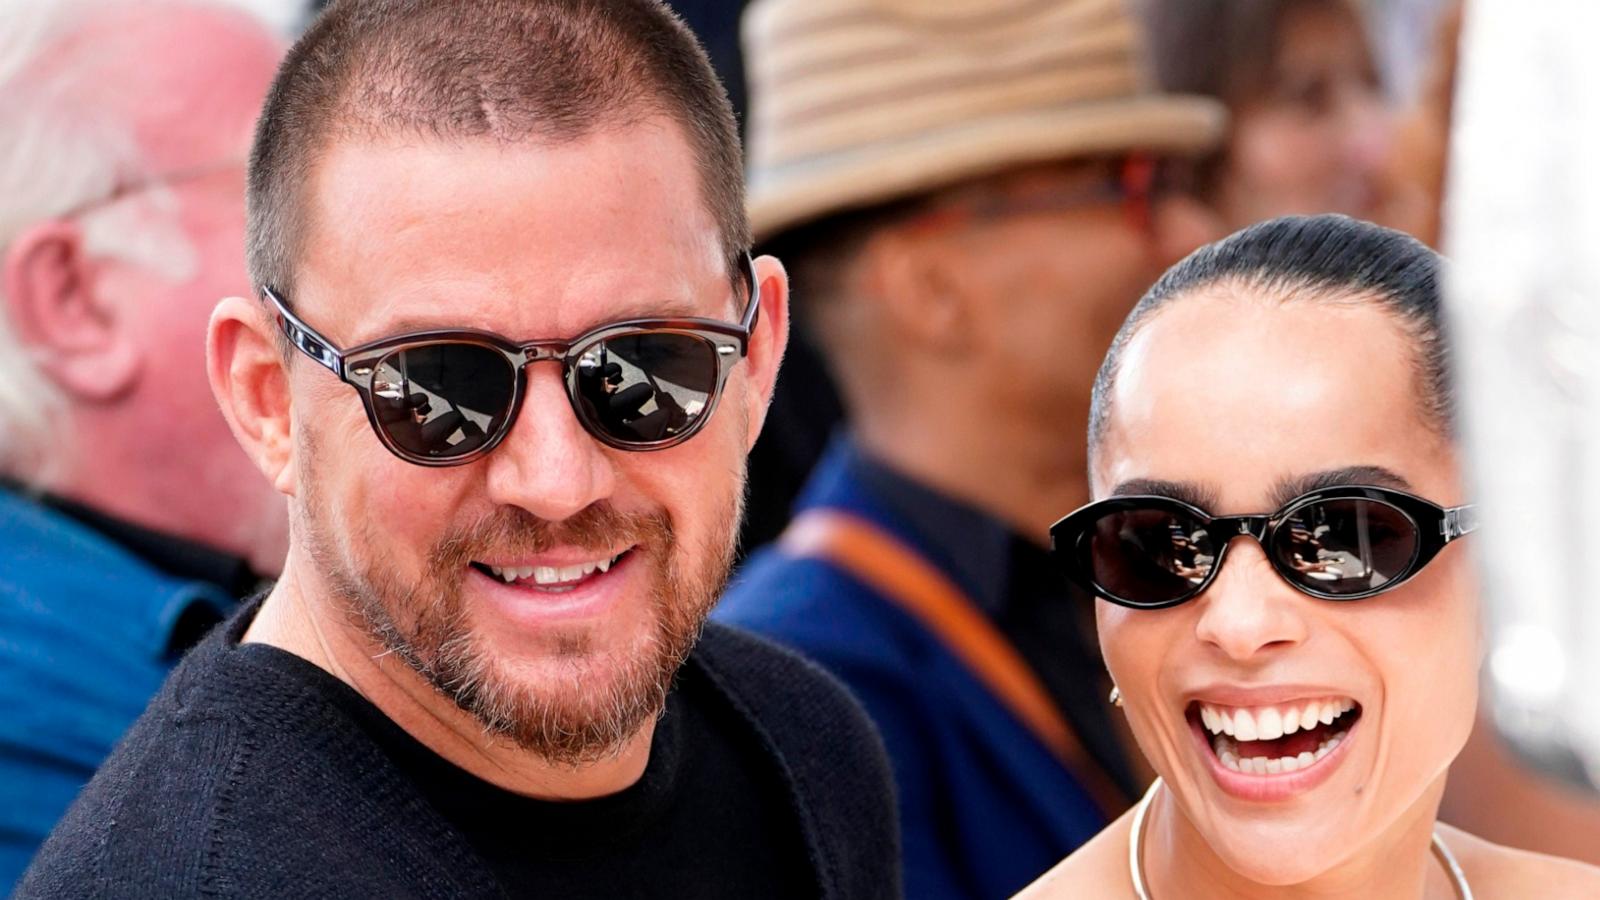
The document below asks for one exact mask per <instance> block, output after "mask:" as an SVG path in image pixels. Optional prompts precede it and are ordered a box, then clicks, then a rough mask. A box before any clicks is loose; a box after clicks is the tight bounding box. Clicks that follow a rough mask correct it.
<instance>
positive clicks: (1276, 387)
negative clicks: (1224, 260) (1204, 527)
mask: <svg viewBox="0 0 1600 900" xmlns="http://www.w3.org/2000/svg"><path fill="white" fill-rule="evenodd" d="M1415 360H1416V355H1415V353H1414V352H1413V350H1412V348H1411V346H1410V344H1409V341H1408V338H1407V335H1406V332H1405V330H1404V328H1403V327H1402V326H1401V325H1400V323H1399V322H1398V321H1397V320H1396V319H1395V318H1394V317H1393V316H1391V315H1390V314H1389V313H1387V312H1386V311H1384V310H1383V309H1382V308H1381V307H1378V306H1376V305H1373V304H1367V303H1340V302H1337V301H1326V300H1316V299H1304V300H1296V299H1290V300H1287V301H1279V300H1258V299H1252V298H1249V297H1238V296H1232V295H1224V294H1217V295H1208V296H1195V297H1190V298H1184V299H1181V300H1178V301H1177V302H1175V303H1174V304H1173V305H1172V306H1170V307H1168V308H1166V309H1164V310H1162V311H1161V312H1160V313H1158V314H1156V315H1155V316H1154V317H1153V318H1152V319H1150V320H1149V321H1148V322H1147V323H1145V325H1144V327H1143V328H1141V330H1140V331H1139V333H1138V334H1137V335H1135V337H1134V338H1133V340H1132V341H1130V342H1129V344H1128V346H1127V347H1126V349H1125V352H1124V355H1123V359H1122V364H1121V368H1120V371H1119V373H1118V376H1117V381H1116V384H1115V385H1114V386H1113V389H1112V394H1111V397H1110V400H1111V410H1112V412H1111V421H1110V423H1109V428H1108V430H1107V432H1106V435H1105V439H1104V441H1103V443H1102V446H1101V447H1100V451H1099V453H1097V455H1096V464H1095V473H1094V480H1095V485H1094V486H1095V493H1096V495H1097V496H1100V495H1104V494H1105V493H1108V492H1110V491H1111V490H1113V489H1115V487H1116V486H1117V485H1119V484H1121V483H1123V482H1127V481H1130V480H1134V479H1154V480H1162V481H1171V482H1183V483H1189V484H1193V485H1196V486H1199V487H1200V488H1201V489H1203V490H1209V491H1212V492H1214V493H1215V494H1216V495H1217V499H1218V500H1219V501H1221V502H1224V503H1231V502H1243V503H1250V504H1255V503H1260V502H1267V501H1269V500H1271V499H1272V498H1273V497H1275V496H1276V494H1278V493H1281V490H1279V488H1280V487H1281V485H1282V484H1283V483H1285V482H1287V481H1293V480H1294V479H1298V478H1303V477H1306V476H1308V475H1312V474H1315V473H1319V472H1326V471H1334V470H1340V469H1345V468H1349V467H1361V466H1367V467H1375V468H1381V469H1384V470H1386V471H1390V472H1393V473H1395V474H1396V475H1397V476H1399V477H1400V478H1402V479H1404V480H1406V481H1407V482H1408V483H1411V484H1412V485H1413V486H1414V487H1416V488H1418V489H1421V488H1422V487H1423V486H1424V485H1423V484H1420V483H1418V482H1426V481H1427V480H1428V479H1427V478H1425V477H1423V476H1422V475H1421V474H1420V473H1421V472H1422V471H1423V470H1425V469H1426V468H1427V467H1429V466H1435V465H1437V462H1438V456H1439V453H1440V452H1441V450H1444V449H1447V448H1442V447H1441V446H1440V445H1441V443H1442V442H1441V441H1440V440H1439V439H1438V436H1437V434H1436V432H1435V431H1434V429H1433V428H1432V426H1431V424H1430V423H1429V421H1428V419H1427V418H1426V416H1425V414H1424V411H1423V407H1422V404H1421V403H1420V402H1419V396H1418V393H1417V390H1418V382H1417V368H1416V364H1415Z"/></svg>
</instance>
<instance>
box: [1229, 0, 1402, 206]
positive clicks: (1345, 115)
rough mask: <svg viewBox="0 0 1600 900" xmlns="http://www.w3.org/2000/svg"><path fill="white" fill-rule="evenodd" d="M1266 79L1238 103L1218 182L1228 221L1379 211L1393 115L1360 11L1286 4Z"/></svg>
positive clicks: (1337, 5)
mask: <svg viewBox="0 0 1600 900" xmlns="http://www.w3.org/2000/svg"><path fill="white" fill-rule="evenodd" d="M1267 85H1268V87H1267V90H1266V91H1265V92H1264V93H1263V94H1261V95H1260V96H1258V97H1255V98H1253V99H1249V100H1246V101H1244V102H1241V103H1238V104H1235V106H1234V108H1233V109H1232V114H1233V134H1232V138H1231V140H1230V142H1229V146H1228V156H1227V158H1226V160H1225V162H1224V164H1223V169H1222V173H1221V176H1220V181H1219V184H1218V190H1217V202H1218V205H1219V207H1220V208H1221V211H1222V212H1223V215H1224V216H1225V217H1226V218H1227V219H1228V220H1229V221H1230V223H1231V225H1232V226H1233V227H1243V226H1245V225H1249V224H1251V223H1254V222H1258V221H1261V220H1263V219H1269V218H1273V217H1276V216H1281V215H1291V214H1314V213H1323V212H1337V213H1344V214H1346V215H1351V216H1355V217H1356V218H1361V219H1369V220H1374V221H1382V220H1383V219H1384V218H1385V217H1386V212H1387V209H1388V206H1389V204H1390V197H1389V193H1390V191H1389V189H1388V188H1387V187H1386V185H1385V167H1386V165H1387V163H1388V160H1389V155H1390V153H1391V149H1392V147H1391V145H1392V144H1393V134H1394V121H1393V117H1392V115H1391V113H1390V110H1389V109H1388V107H1387V105H1386V103H1385V100H1384V97H1383V93H1382V87H1381V86H1380V84H1379V81H1378V76H1377V72H1376V70H1375V69H1374V68H1373V62H1372V55H1371V53H1370V52H1369V50H1368V46H1367V38H1366V34H1365V33H1364V31H1363V29H1362V24H1361V21H1360V19H1359V18H1358V15H1357V13H1356V12H1355V11H1354V10H1353V9H1351V8H1350V7H1349V6H1347V5H1346V4H1344V3H1341V2H1321V3H1302V4H1297V5H1295V6H1293V7H1292V8H1291V9H1289V10H1288V11H1287V12H1286V13H1285V14H1284V17H1283V19H1282V21H1281V22H1280V23H1279V28H1278V34H1277V40H1276V43H1275V52H1274V59H1273V62H1272V66H1271V68H1270V70H1269V72H1268V75H1267Z"/></svg>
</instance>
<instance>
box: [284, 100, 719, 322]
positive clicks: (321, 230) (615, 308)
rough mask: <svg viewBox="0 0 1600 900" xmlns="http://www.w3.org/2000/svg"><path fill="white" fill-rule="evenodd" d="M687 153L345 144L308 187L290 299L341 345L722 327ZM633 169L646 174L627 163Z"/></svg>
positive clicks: (649, 137)
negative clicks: (661, 321) (674, 319)
mask: <svg viewBox="0 0 1600 900" xmlns="http://www.w3.org/2000/svg"><path fill="white" fill-rule="evenodd" d="M667 137H669V138H670V137H671V136H670V135H669V136H667ZM689 154H690V151H689V149H688V147H687V146H686V145H681V144H680V142H678V141H675V140H671V139H663V136H662V135H661V134H660V133H659V132H654V131H651V130H649V129H645V130H642V131H635V132H633V133H628V132H627V131H625V130H624V131H619V132H612V133H609V134H608V133H605V132H597V133H596V134H595V135H593V136H590V137H588V138H585V139H580V140H578V141H572V142H566V143H559V144H528V145H506V144H504V143H498V142H491V141H477V140H471V141H460V142H455V141H414V140H413V141H400V140H395V139H368V140H342V141H338V142H336V143H334V144H333V145H332V146H331V147H330V148H329V150H328V151H327V152H326V153H325V154H323V155H322V157H321V158H320V159H319V161H318V163H317V166H316V171H315V173H314V177H313V180H312V183H313V185H314V187H313V191H312V193H313V194H314V195H315V196H313V197H312V198H310V199H309V201H308V205H309V207H310V210H309V211H310V212H311V214H312V216H311V217H312V221H310V222H308V227H307V229H306V231H305V236H306V238H307V240H306V242H305V245H304V250H303V252H302V254H301V266H300V276H299V279H298V285H297V289H296V293H297V297H296V298H294V299H296V301H297V302H299V303H300V304H301V308H302V310H305V309H306V306H307V304H309V306H310V307H311V309H312V310H316V308H317V307H326V309H325V310H324V311H322V312H317V311H310V312H307V315H310V316H312V317H314V318H315V317H317V316H319V315H321V316H324V317H326V320H329V321H330V322H331V323H332V324H334V325H342V326H343V328H344V331H343V332H342V333H338V335H337V336H338V337H342V338H347V339H350V340H357V339H359V340H368V339H373V338H376V337H384V336H389V335H392V334H395V333H399V332H403V331H407V330H416V329H415V328H414V327H413V326H419V325H420V326H424V327H450V328H463V327H470V328H481V329H486V330H493V331H496V332H499V333H502V334H505V335H506V336H508V337H513V338H517V339H524V340H533V339H546V338H564V337H571V336H573V335H575V334H577V333H579V332H581V331H583V330H586V329H588V328H590V327H593V326H595V325H597V324H602V323H604V322H609V321H616V320H618V319H622V318H634V317H640V316H662V317H664V316H684V315H698V316H718V317H725V316H726V315H727V313H726V312H725V311H724V306H726V305H727V301H728V297H729V296H730V294H731V289H730V287H729V285H728V280H727V264H726V261H725V260H724V259H723V253H722V249H721V241H720V235H719V232H718V230H717V229H716V228H715V225H714V223H713V222H712V220H711V217H710V213H709V212H708V211H707V209H706V207H705V204H704V202H703V200H702V195H701V193H700V191H699V185H698V182H697V180H696V172H695V171H694V167H693V163H692V159H691V158H690V155H689ZM640 158H648V159H652V161H653V165H648V166H641V165H637V164H633V165H629V164H628V163H629V162H630V161H631V162H633V163H636V162H637V160H638V159H640ZM335 330H336V331H337V329H335ZM334 336H335V335H333V334H330V337H334Z"/></svg>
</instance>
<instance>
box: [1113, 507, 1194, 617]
mask: <svg viewBox="0 0 1600 900" xmlns="http://www.w3.org/2000/svg"><path fill="white" fill-rule="evenodd" d="M1206 527H1207V526H1206V523H1204V522H1203V521H1201V520H1199V519H1196V518H1195V517H1193V516H1191V515H1188V514H1185V513H1181V512H1177V511H1174V510H1165V509H1129V510H1119V511H1116V512H1112V513H1108V514H1107V515H1106V516H1104V517H1102V518H1101V519H1099V520H1098V521H1097V522H1095V524H1094V527H1093V530H1092V531H1091V532H1090V533H1089V535H1088V540H1087V546H1086V547H1084V548H1083V550H1084V552H1086V553H1087V560H1086V562H1087V563H1088V566H1089V571H1090V572H1092V573H1093V575H1094V580H1095V582H1096V583H1098V584H1099V585H1100V586H1101V587H1103V588H1105V589H1106V590H1107V591H1109V592H1110V593H1111V594H1113V595H1115V596H1117V597H1121V598H1123V599H1125V600H1127V601H1130V602H1133V603H1145V604H1159V603H1166V602H1169V601H1171V600H1173V599H1175V598H1177V597H1181V596H1183V595H1184V594H1187V593H1189V592H1190V591H1192V590H1194V589H1195V588H1196V587H1198V586H1199V585H1200V584H1201V583H1202V582H1204V581H1205V579H1206V578H1207V576H1209V575H1210V574H1211V567H1212V564H1213V563H1214V562H1215V561H1216V552H1215V548H1214V546H1213V542H1212V540H1211V536H1210V535H1209V534H1208V533H1207V531H1206Z"/></svg>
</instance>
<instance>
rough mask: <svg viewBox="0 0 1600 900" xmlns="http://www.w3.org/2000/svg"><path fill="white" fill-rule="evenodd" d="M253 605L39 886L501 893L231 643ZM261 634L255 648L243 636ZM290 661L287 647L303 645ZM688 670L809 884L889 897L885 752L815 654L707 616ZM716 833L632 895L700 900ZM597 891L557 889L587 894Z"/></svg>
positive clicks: (827, 890)
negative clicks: (720, 714)
mask: <svg viewBox="0 0 1600 900" xmlns="http://www.w3.org/2000/svg"><path fill="white" fill-rule="evenodd" d="M255 608H256V606H255V605H251V606H250V607H248V608H246V609H244V610H242V611H241V612H240V613H239V614H238V615H236V616H235V617H234V618H233V619H232V620H230V621H229V622H228V623H226V624H225V625H223V626H221V627H219V628H217V629H216V630H215V631H214V632H213V633H212V634H211V635H210V637H208V638H207V639H206V640H205V641H204V642H203V643H202V644H201V645H200V646H198V647H197V648H196V649H195V650H194V651H193V652H192V653H191V654H190V655H189V657H188V658H186V659H185V660H184V662H183V663H182V664H181V665H180V666H179V667H178V668H177V669H176V670H175V671H174V672H173V674H172V676H171V678H169V679H168V681H167V684H166V685H165V686H164V687H163V689H162V690H161V692H160V693H159V694H158V695H157V696H156V698H155V699H154V700H153V701H152V702H151V705H150V708H149V709H148V710H147V711H146V712H145V714H144V716H143V717H141V718H140V720H139V721H138V722H137V723H136V724H135V725H134V727H133V729H132V730H131V731H130V732H129V733H128V735H127V736H126V737H125V738H124V740H123V742H122V744H121V745H120V746H119V747H118V748H117V750H116V752H115V753H113V754H112V756H111V757H110V759H108V760H107V762H106V764H105V765H104V766H103V767H102V768H101V770H100V772H99V774H97V775H96V776H95V778H94V780H93V781H92V782H90V784H89V785H88V787H86V788H85V789H84V792H83V794H82V795H81V796H80V797H79V798H78V801H77V802H76V803H75V804H74V805H73V807H72V809H71V810H70V811H69V812H68V814H67V816H66V818H65V819H63V820H62V821H61V823H60V824H59V825H58V826H57V828H56V830H55V832H54V833H53V834H52V835H51V837H50V839H49V841H48V842H47V843H46V844H45V845H44V847H43V848H42V849H41V851H40V853H39V856H38V857H37V858H36V859H35V860H34V863H33V866H32V868H31V869H30V870H29V871H28V873H27V875H26V876H25V877H24V879H23V882H22V884H21V886H20V887H19V889H18V893H17V895H16V897H17V898H18V900H27V898H34V897H139V898H145V897H148V898H172V897H195V896H229V897H363V898H365V897H383V898H400V897H428V898H436V897H437V898H457V897H459V898H468V897H471V898H477V897H504V896H507V893H508V890H514V888H508V887H506V886H502V885H501V884H500V883H499V882H497V881H496V879H495V876H494V872H493V869H492V867H491V866H490V865H488V864H487V863H486V862H485V860H484V858H483V857H482V856H480V855H479V854H478V852H477V850H475V848H474V846H473V843H472V842H471V841H469V840H467V839H466V838H465V837H464V836H463V834H462V832H461V830H460V829H458V828H456V827H454V826H453V825H452V823H451V821H450V820H448V819H447V818H445V817H444V816H442V815H441V814H440V812H439V811H438V807H437V806H436V805H435V804H433V803H430V802H429V800H428V799H427V797H426V796H424V792H423V791H422V790H420V789H419V787H418V785H416V784H414V783H412V782H411V781H410V780H409V779H408V778H407V777H406V775H405V774H404V771H403V770H402V769H401V768H399V767H398V766H397V765H396V763H395V759H394V757H393V756H392V755H391V754H390V753H386V752H385V750H384V748H382V747H380V746H379V744H378V743H377V742H375V741H374V738H373V733H372V731H371V730H369V729H365V728H363V727H361V726H360V724H359V723H358V722H357V721H356V717H353V716H351V715H350V714H349V710H348V708H341V706H340V704H337V703H330V702H329V699H328V697H327V696H325V695H324V694H323V693H322V692H318V691H313V690H305V689H304V688H303V686H300V685H297V683H296V682H295V681H294V680H292V679H286V678H284V677H283V673H282V671H281V668H280V667H275V666H273V665H268V664H267V663H268V662H269V660H268V659H267V657H266V656H265V655H263V654H260V653H250V652H241V650H242V649H248V648H240V646H239V644H238V642H239V639H240V636H241V635H242V634H243V633H244V630H245V628H246V626H247V625H248V624H249V622H250V619H251V617H253V615H254V612H255ZM256 649H263V648H259V647H258V648H256ZM297 661H298V660H297ZM690 679H692V680H693V681H694V683H695V684H696V685H699V686H700V687H699V690H700V692H701V693H703V694H704V693H709V694H710V695H711V696H713V697H714V698H715V699H716V702H718V703H722V704H725V705H724V706H723V707H722V708H723V709H724V710H725V711H727V712H728V714H729V715H730V716H731V717H732V718H731V721H735V722H738V723H740V726H741V728H744V729H748V731H746V732H745V733H746V734H748V735H749V737H750V738H751V740H752V741H753V742H754V743H753V744H752V746H760V747H762V748H764V754H765V758H766V759H768V760H770V761H771V762H772V763H774V764H775V769H773V771H776V772H778V773H779V776H778V777H777V778H776V779H774V784H775V785H781V786H779V787H777V788H776V789H775V791H774V793H775V795H776V796H777V797H778V798H779V799H780V801H781V800H784V799H786V800H787V802H788V803H789V804H791V805H792V810H791V811H792V814H793V818H792V819H789V818H788V817H787V816H786V817H785V819H786V820H787V821H794V822H797V823H798V829H797V830H798V834H799V835H800V838H799V839H800V840H802V841H803V843H804V847H803V848H796V849H798V850H799V851H800V852H801V853H803V858H804V859H806V860H808V861H809V864H810V868H811V869H812V874H813V876H814V877H813V879H812V880H811V882H812V883H813V884H815V885H816V886H818V887H817V888H816V890H817V893H818V895H819V896H821V897H825V898H841V900H843V898H850V900H854V898H895V897H898V896H899V894H900V885H899V847H898V829H897V827H896V822H895V811H894V801H893V797H892V792H891V788H890V784H891V781H890V775H889V769H888V764H887V762H886V760H885V758H884V755H883V750H882V746H881V744H880V742H879V740H878V738H877V735H876V733H875V732H874V731H873V729H872V726H871V725H870V723H869V722H868V720H867V719H866V717H865V716H864V715H863V714H862V712H861V711H860V709H859V708H858V707H857V706H856V705H855V703H854V702H853V701H852V700H851V699H850V697H849V696H848V694H847V693H845V691H844V690H843V689H842V688H841V687H839V686H838V684H837V683H835V682H833V681H832V680H831V679H830V678H829V677H828V676H827V675H825V674H824V673H823V672H822V671H821V670H819V669H817V668H816V667H815V666H812V665H811V664H809V663H807V662H805V661H803V660H801V659H799V658H798V657H795V656H793V655H791V654H789V653H787V652H785V651H783V650H780V649H778V648H776V647H774V646H773V645H771V644H768V643H766V642H764V641H761V640H760V639H757V638H754V637H751V636H749V635H747V634H745V633H743V632H739V631H735V630H732V629H729V628H727V627H725V626H719V625H716V624H710V625H707V627H706V633H705V635H704V637H703V638H702V640H701V641H700V643H699V644H698V645H697V647H696V648H695V651H694V653H693V654H692V655H691V657H690V659H689V662H688V663H687V665H686V668H685V671H684V672H683V673H682V675H681V676H680V683H681V682H682V681H687V680H690ZM717 851H718V848H716V847H706V848H705V853H704V854H703V858H698V857H700V854H696V857H697V858H690V859H686V860H684V866H685V868H684V869H683V871H682V872H680V873H679V877H678V878H677V879H676V880H671V879H669V880H665V881H662V882H660V883H658V884H655V885H653V886H649V887H644V888H643V889H642V890H637V891H635V890H630V891H629V893H630V894H631V895H636V896H643V895H649V896H673V897H694V896H697V894H698V893H699V892H698V891H697V890H696V888H695V887H694V885H696V884H697V883H709V882H698V881H696V879H698V878H702V877H703V878H716V866H715V860H716V859H717V857H718V852H717ZM695 872H699V873H700V874H692V875H691V874H686V873H695ZM595 893H596V892H594V891H583V892H580V893H577V894H570V893H567V892H565V891H564V892H563V894H564V895H567V896H593V895H595Z"/></svg>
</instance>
